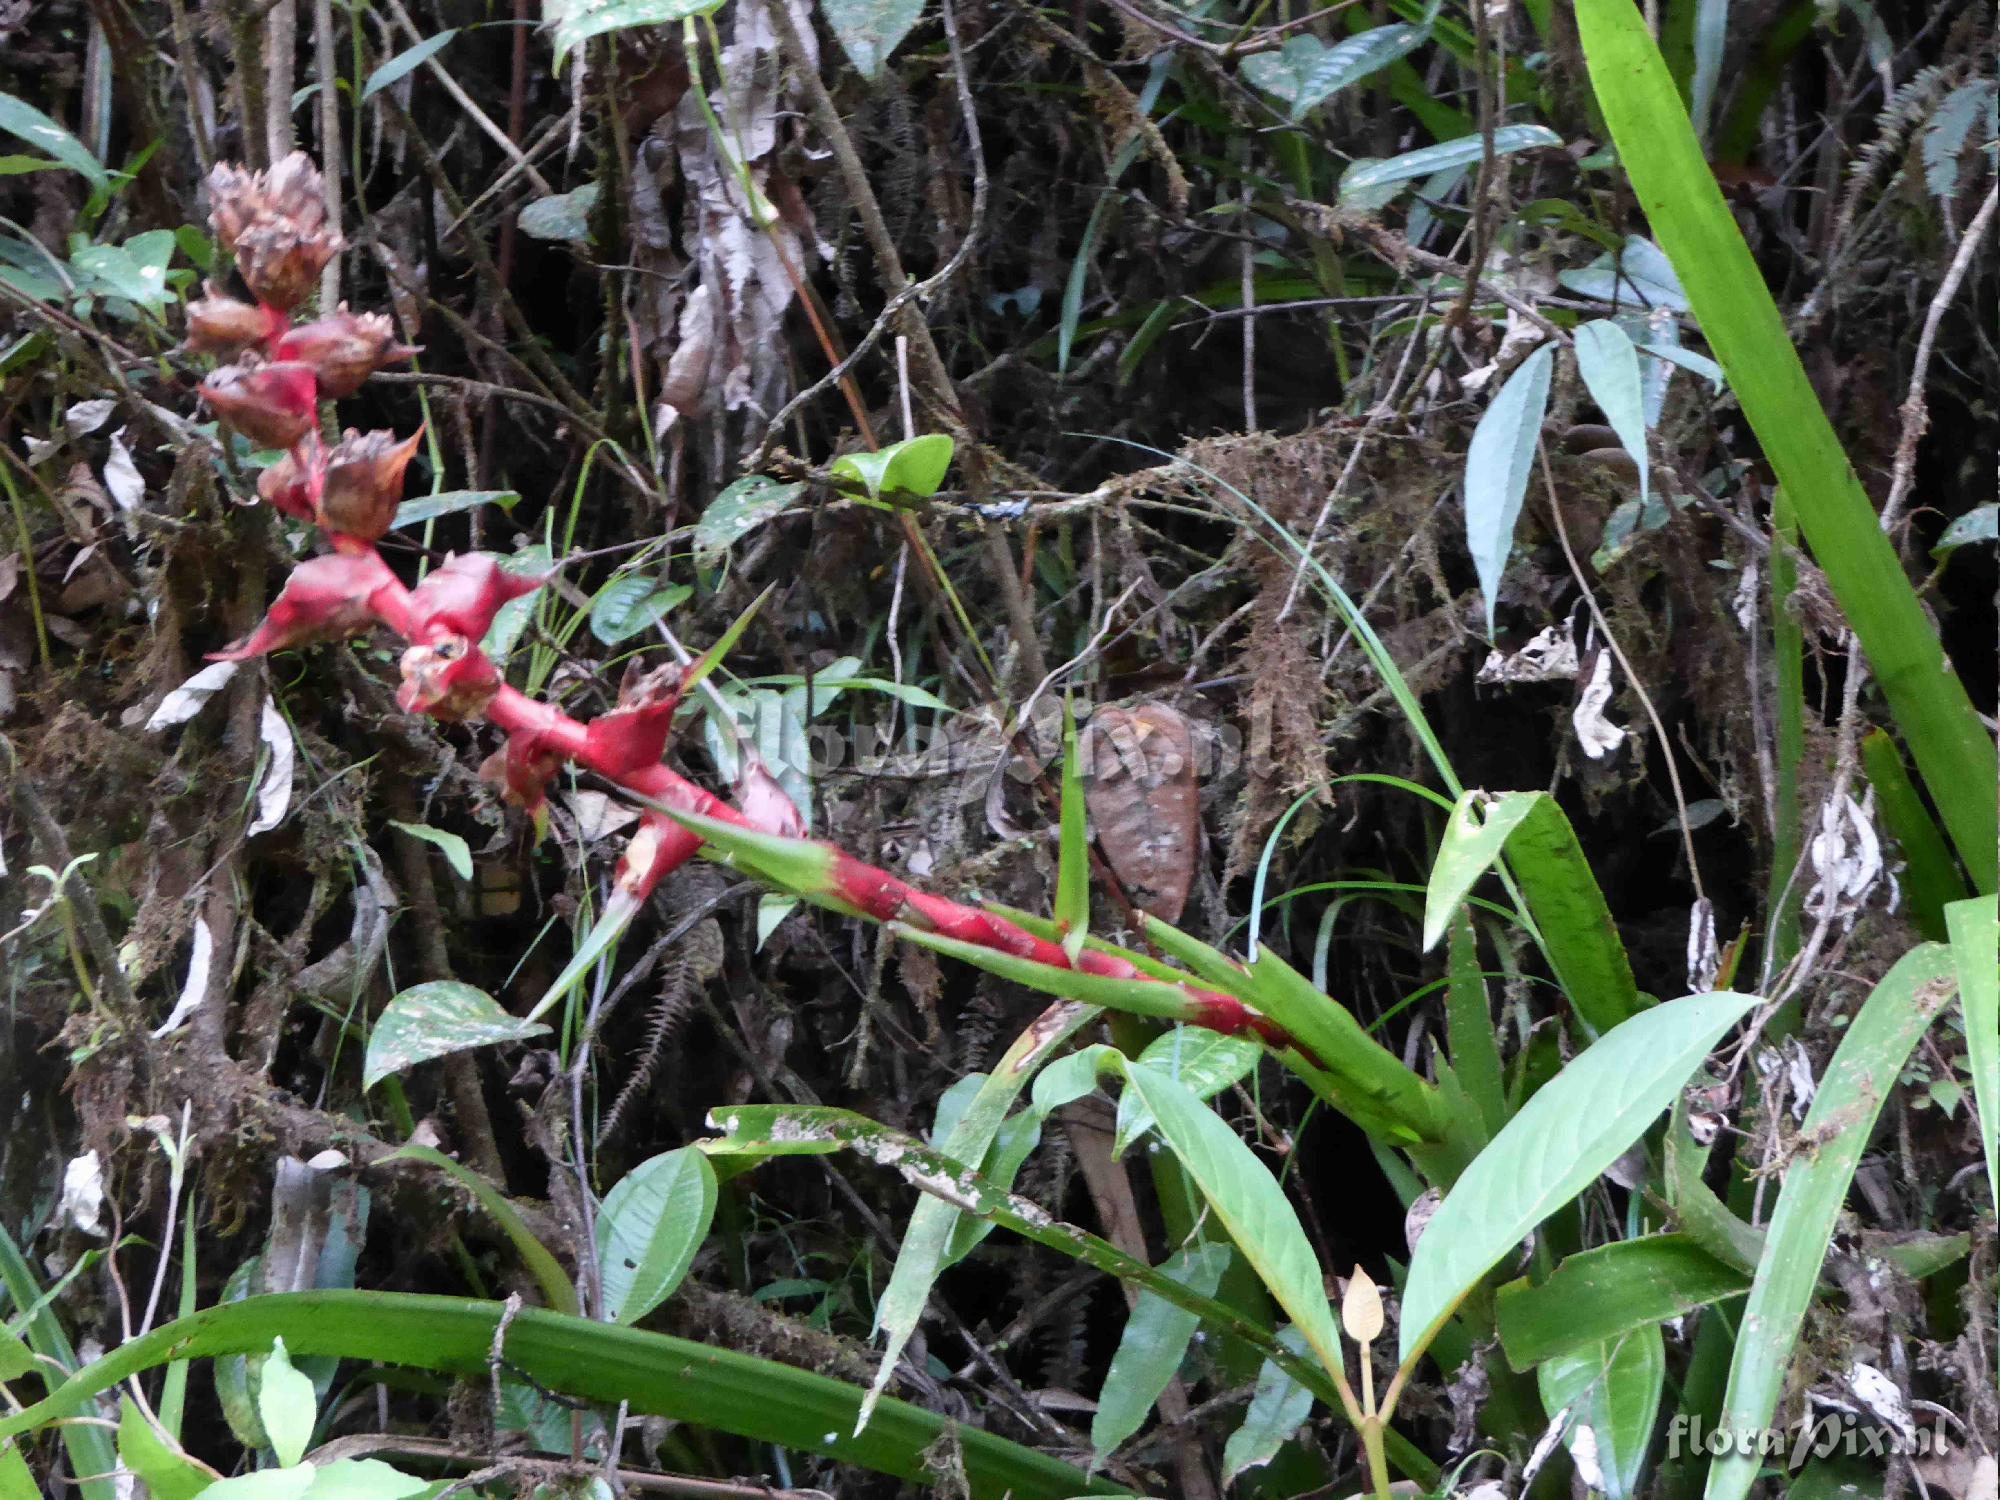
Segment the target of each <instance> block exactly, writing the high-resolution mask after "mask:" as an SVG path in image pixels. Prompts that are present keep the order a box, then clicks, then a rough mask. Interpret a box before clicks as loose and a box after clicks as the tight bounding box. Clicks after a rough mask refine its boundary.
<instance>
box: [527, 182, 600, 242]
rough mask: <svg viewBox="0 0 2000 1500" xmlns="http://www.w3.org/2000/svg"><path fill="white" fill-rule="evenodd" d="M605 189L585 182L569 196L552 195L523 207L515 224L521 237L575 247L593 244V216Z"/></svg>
mask: <svg viewBox="0 0 2000 1500" xmlns="http://www.w3.org/2000/svg"><path fill="white" fill-rule="evenodd" d="M602 190H603V189H602V185H601V184H599V183H595V182H586V183H584V184H583V186H582V187H576V188H571V189H570V190H569V191H568V192H567V193H551V194H549V196H548V197H546V198H537V199H535V200H534V201H533V202H530V203H524V204H522V205H521V212H520V215H519V217H518V218H517V219H516V220H515V222H516V223H517V224H519V225H520V227H521V233H523V234H525V235H527V236H528V238H530V239H535V240H557V241H566V242H568V243H570V244H574V245H588V244H589V243H590V216H591V214H592V213H594V212H596V209H597V197H598V194H599V193H600V192H601V191H602Z"/></svg>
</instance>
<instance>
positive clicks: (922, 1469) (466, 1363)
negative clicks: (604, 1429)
mask: <svg viewBox="0 0 2000 1500" xmlns="http://www.w3.org/2000/svg"><path fill="white" fill-rule="evenodd" d="M505 1312H506V1309H505V1308H503V1307H502V1306H501V1305H500V1304H499V1303H498V1302H480V1301H475V1300H473V1299H470V1298H457V1297H420V1296H411V1295H406V1294H403V1293H397V1292H287V1293H281V1294H278V1295H275V1296H266V1297H251V1298H247V1299H246V1300H244V1301H242V1302H235V1303H231V1304H229V1305H227V1306H224V1307H212V1308H210V1309H208V1310H207V1311H206V1312H199V1313H196V1314H195V1315H194V1316H193V1317H189V1318H182V1319H180V1320H179V1321H177V1322H173V1323H169V1324H167V1325H166V1326H165V1327H164V1328H158V1329H155V1330H154V1331H153V1332H152V1333H149V1334H147V1335H146V1336H145V1337H144V1338H139V1339H134V1340H132V1341H131V1342H130V1343H127V1344H125V1345H122V1346H121V1347H120V1348H118V1349H117V1350H115V1351H114V1352H112V1353H110V1354H108V1355H106V1356H105V1357H104V1358H103V1359H100V1360H97V1361H96V1362H94V1363H93V1364H91V1365H89V1366H87V1367H86V1368H84V1369H83V1370H80V1371H78V1372H77V1374H76V1375H75V1376H73V1377H72V1378H71V1379H70V1380H68V1381H67V1382H65V1383H64V1384H63V1385H62V1387H61V1388H60V1389H58V1390H56V1391H54V1392H52V1393H51V1394H50V1396H49V1397H48V1399H46V1400H44V1401H40V1402H38V1403H36V1404H35V1405H34V1406H31V1407H29V1408H28V1409H27V1410H25V1411H21V1412H17V1413H15V1414H13V1415H12V1416H9V1417H7V1418H5V1419H4V1420H0V1439H5V1438H10V1437H13V1436H15V1435H17V1434H19V1433H23V1432H31V1431H33V1430H34V1429H36V1428H38V1427H40V1426H42V1425H43V1424H44V1423H46V1422H49V1421H52V1420H54V1419H56V1418H58V1417H67V1416H74V1415H76V1414H78V1413H80V1412H83V1411H85V1410H86V1409H87V1408H88V1407H89V1405H90V1402H91V1398H92V1397H93V1396H95V1395H96V1394H97V1393H98V1392H99V1391H104V1390H109V1389H110V1388H111V1387H112V1386H114V1385H116V1384H117V1383H118V1382H119V1381H121V1380H124V1379H126V1378H127V1377H128V1376H131V1375H134V1374H136V1373H138V1372H139V1371H141V1370H147V1369H151V1368H153V1367H154V1366H155V1365H160V1364H164V1363H165V1362H167V1361H168V1360H170V1359H203V1358H208V1357H211V1356H214V1355H223V1354H259V1353H265V1352H268V1351H269V1349H270V1347H271V1341H272V1340H273V1339H274V1338H280V1337H282V1338H283V1339H284V1341H285V1347H286V1348H287V1349H288V1350H290V1351H291V1353H292V1354H293V1355H294V1356H298V1355H312V1354H320V1355H331V1356H335V1357H340V1358H347V1359H362V1360H379V1361H381V1362H383V1363H385V1364H396V1365H407V1366H413V1367H415V1368H418V1369H425V1370H439V1371H443V1372H445V1373H447V1374H453V1375H463V1376H466V1377H468V1378H470V1379H473V1380H476V1381H479V1382H481V1383H482V1384H483V1382H484V1381H485V1380H486V1378H487V1374H488V1370H489V1368H490V1365H489V1361H490V1359H491V1358H492V1353H493V1345H494V1335H495V1333H496V1331H497V1330H498V1329H499V1327H500V1322H501V1318H502V1317H503V1315H504V1314H505ZM503 1348H504V1351H505V1357H506V1360H507V1362H508V1363H509V1364H510V1365H512V1366H513V1367H515V1368H516V1369H518V1370H520V1371H521V1372H522V1373H523V1374H525V1375H527V1376H529V1377H531V1378H532V1379H533V1380H534V1381H535V1382H536V1383H537V1384H538V1385H540V1386H543V1387H545V1388H546V1389H548V1390H551V1391H556V1392H560V1393H561V1394H563V1395H565V1396H570V1397H573V1398H575V1399H578V1400H583V1401H601V1402H604V1403H606V1404H607V1405H615V1404H616V1403H618V1402H621V1401H623V1402H629V1403H630V1406H631V1409H632V1411H633V1412H634V1413H635V1414H640V1413H643V1414H648V1415H658V1416H664V1417H670V1418H673V1419H674V1420H677V1421H682V1422H688V1423H692V1424H693V1425H695V1426H697V1427H708V1428H713V1429H715V1430H716V1431H719V1432H729V1433H735V1434H736V1435H738V1436H740V1437H747V1438H753V1439H756V1440H758V1441H761V1442H767V1443H777V1444H779V1445H781V1446H783V1447H787V1448H797V1449H800V1450H802V1451H805V1452H811V1453H818V1454H820V1455H822V1456H824V1457H827V1458H831V1459H833V1460H835V1461H836V1462H839V1463H849V1464H855V1465H858V1466H860V1467H861V1468H865V1469H872V1470H874V1471H875V1472H877V1473H882V1474H893V1475H896V1476H898V1477H900V1478H903V1479H909V1480H917V1481H927V1480H929V1479H931V1478H933V1477H934V1476H933V1475H931V1473H930V1472H929V1470H928V1469H927V1468H926V1466H925V1463H924V1450H925V1449H926V1448H928V1447H929V1446H930V1445H931V1444H932V1443H933V1442H935V1441H937V1439H938V1438H939V1436H940V1435H941V1434H943V1433H944V1431H945V1429H946V1427H947V1426H948V1425H950V1424H948V1423H947V1421H946V1419H945V1418H943V1417H939V1416H936V1415H934V1414H932V1413H930V1412H927V1411H924V1410H922V1409H921V1408H919V1407H915V1406H911V1405H909V1404H908V1403H906V1402H902V1401H884V1402H883V1403H882V1404H881V1406H880V1408H879V1409H878V1410H877V1412H876V1414H875V1420H874V1422H873V1423H871V1424H870V1425H869V1427H868V1430H867V1431H866V1432H865V1433H863V1434H860V1435H858V1436H852V1437H850V1436H848V1435H847V1434H848V1433H849V1431H850V1429H851V1428H852V1427H853V1425H854V1414H855V1412H856V1410H857V1409H858V1408H859V1407H860V1404H861V1392H860V1390H858V1389H857V1388H855V1387H853V1386H850V1385H847V1384H845V1383H843V1382H841V1381H838V1380H831V1379H828V1378H827V1377H826V1376H824V1375H816V1374H813V1373H811V1372H810V1371H806V1370H798V1369H794V1368H792V1367H791V1366H790V1365H781V1364H778V1363H776V1362H774V1361H771V1360H766V1359H758V1358H755V1357H754V1356H751V1355H747V1354H738V1353H736V1352H735V1351H734V1350H730V1349H719V1348H714V1347H711V1346H710V1345H707V1344H697V1343H692V1342H690V1341H689V1340H686V1339H677V1338H670V1337H668V1336H667V1335H665V1334H659V1333H647V1332H643V1331H641V1330H639V1329H636V1328H620V1327H617V1326H615V1325H613V1324H609V1323H595V1322H591V1321H589V1320H587V1319H584V1318H576V1317H570V1316H568V1315H567V1314H563V1313H555V1312H548V1311H545V1310H544V1309H541V1308H535V1307H530V1308H524V1309H522V1310H521V1311H519V1312H518V1313H516V1314H515V1315H514V1316H513V1318H512V1320H511V1321H510V1322H509V1323H508V1325H507V1330H506V1336H505V1340H504V1344H503ZM64 1430H65V1431H72V1430H75V1429H71V1428H66V1429H64ZM86 1430H89V1431H97V1432H99V1433H100V1435H102V1436H104V1438H105V1442H106V1447H107V1450H108V1447H109V1436H108V1434H102V1431H101V1429H94V1428H93V1429H86ZM956 1438H957V1441H958V1443H959V1444H960V1445H961V1449H962V1451H963V1454H964V1459H965V1472H966V1478H967V1479H968V1480H969V1481H970V1483H971V1486H972V1490H973V1492H974V1493H975V1494H981V1495H986V1494H992V1495H1001V1494H1006V1493H1008V1492H1010V1491H1011V1492H1012V1493H1013V1494H1014V1495H1015V1496H1016V1497H1017V1500H1065V1497H1067V1496H1072V1495H1084V1494H1114V1495H1115V1494H1124V1493H1127V1492H1126V1491H1124V1490H1122V1489H1120V1488H1119V1487H1118V1486H1117V1485H1114V1484H1111V1483H1109V1482H1107V1481H1105V1480H1101V1479H1099V1480H1092V1479H1089V1478H1087V1477H1085V1475H1084V1474H1083V1473H1082V1471H1081V1470H1078V1469H1075V1468H1072V1467H1071V1466H1070V1465H1068V1464H1065V1463H1061V1462H1058V1461H1057V1460H1055V1459H1053V1458H1048V1457H1046V1456H1044V1455H1043V1454H1040V1453H1036V1452H1035V1451H1033V1450H1032V1449H1029V1448H1024V1447H1022V1446H1021V1445H1020V1444H1018V1443H1011V1442H1008V1441H1007V1440H1006V1439H1004V1438H999V1437H995V1436H993V1435H992V1434H991V1433H987V1432H981V1431H979V1430H978V1429H977V1428H972V1427H962V1426H961V1427H957V1428H956Z"/></svg>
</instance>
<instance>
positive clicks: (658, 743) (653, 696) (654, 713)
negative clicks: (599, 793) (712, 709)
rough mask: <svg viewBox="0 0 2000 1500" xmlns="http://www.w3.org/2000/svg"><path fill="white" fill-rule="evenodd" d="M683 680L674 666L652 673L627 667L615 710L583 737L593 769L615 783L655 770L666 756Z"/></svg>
mask: <svg viewBox="0 0 2000 1500" xmlns="http://www.w3.org/2000/svg"><path fill="white" fill-rule="evenodd" d="M683 675H684V674H683V673H682V672H681V669H680V668H679V667H677V666H675V665H673V664H672V663H668V664H667V665H665V666H661V667H655V668H654V669H653V670H652V671H650V672H646V671H641V670H640V669H639V666H638V664H637V663H636V662H635V663H633V664H632V665H630V666H628V667H627V668H626V669H625V680H624V681H623V682H622V683H620V684H619V686H618V706H617V707H616V708H614V709H612V710H611V712H609V713H607V714H600V715H599V716H598V717H597V718H595V719H593V720H591V721H590V724H589V726H588V728H586V730H585V731H584V735H585V746H586V753H587V754H588V755H589V757H590V761H591V764H592V765H594V766H596V767H597V769H598V770H600V771H602V772H603V773H604V774H605V775H606V776H610V777H612V778H614V779H622V778H624V777H626V776H629V775H631V773H632V772H634V771H638V770H642V769H644V768H645V767H647V766H657V765H658V764H659V763H660V757H661V756H662V755H664V754H665V753H666V750H667V734H668V731H670V730H671V729H672V728H673V723H674V710H675V708H677V707H678V706H679V704H680V701H681V680H682V677H683Z"/></svg>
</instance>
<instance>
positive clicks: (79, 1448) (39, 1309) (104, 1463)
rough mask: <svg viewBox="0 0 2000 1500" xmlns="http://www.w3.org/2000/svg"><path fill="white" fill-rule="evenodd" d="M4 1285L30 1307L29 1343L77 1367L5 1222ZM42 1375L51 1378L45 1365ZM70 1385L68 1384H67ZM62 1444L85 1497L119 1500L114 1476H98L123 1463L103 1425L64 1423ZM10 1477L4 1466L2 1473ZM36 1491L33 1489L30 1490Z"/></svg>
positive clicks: (0, 1275)
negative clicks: (80, 1482)
mask: <svg viewBox="0 0 2000 1500" xmlns="http://www.w3.org/2000/svg"><path fill="white" fill-rule="evenodd" d="M0 1286H4V1287H5V1288H6V1289H7V1295H8V1296H9V1297H10V1298H12V1299H13V1302H14V1306H15V1307H16V1308H17V1309H18V1310H21V1311H24V1312H28V1311H29V1310H30V1309H32V1311H31V1312H29V1316H28V1318H27V1326H26V1327H25V1328H23V1329H21V1330H20V1332H21V1335H22V1337H23V1338H24V1339H26V1341H27V1344H28V1347H29V1348H31V1349H33V1350H34V1351H35V1353H37V1354H39V1355H41V1356H42V1358H43V1359H44V1360H45V1361H46V1360H54V1361H55V1362H56V1363H57V1364H58V1365H60V1366H61V1367H62V1368H63V1369H65V1370H74V1369H75V1368H76V1365H77V1360H76V1351H75V1350H74V1349H72V1348H71V1347H70V1342H69V1336H68V1335H67V1334H65V1333H64V1332H63V1330H62V1324H61V1323H59V1322H57V1321H56V1315H55V1313H54V1312H53V1311H52V1310H51V1309H50V1308H48V1307H47V1306H44V1305H41V1304H42V1289H41V1283H40V1282H39V1281H37V1280H36V1278H35V1272H34V1268H33V1267H32V1266H30V1265H29V1264H28V1259H27V1257H26V1256H24V1255H23V1254H22V1253H21V1247H20V1246H19V1245H17V1244H15V1243H14V1237H13V1236H12V1235H10V1234H9V1233H8V1232H7V1231H6V1229H5V1228H4V1227H0ZM43 1378H44V1379H45V1380H46V1379H48V1378H49V1374H48V1371H47V1369H46V1367H45V1368H44V1370H43ZM65 1388H66V1387H65ZM62 1436H63V1447H64V1448H66V1449H67V1450H68V1452H69V1466H70V1471H71V1472H72V1473H74V1474H75V1475H77V1477H78V1478H80V1479H81V1480H82V1481H83V1482H82V1484H81V1485H80V1486H79V1487H78V1492H79V1493H80V1494H81V1495H82V1496H83V1500H115V1495H116V1491H117V1483H116V1481H114V1480H111V1479H102V1478H98V1477H96V1476H98V1475H104V1474H110V1473H113V1472H114V1471H116V1470H117V1468H118V1449H117V1445H116V1444H115V1443H114V1442H113V1441H112V1438H111V1434H110V1433H108V1432H106V1431H105V1430H104V1429H103V1428H102V1427H85V1426H81V1425H78V1424H72V1425H70V1426H68V1427H65V1428H63V1431H62ZM5 1478H7V1475H6V1474H5V1473H4V1472H0V1479H5ZM31 1493H32V1491H31Z"/></svg>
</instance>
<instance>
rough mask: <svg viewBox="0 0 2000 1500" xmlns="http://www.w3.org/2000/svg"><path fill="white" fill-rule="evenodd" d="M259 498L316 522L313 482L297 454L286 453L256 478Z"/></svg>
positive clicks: (289, 513)
mask: <svg viewBox="0 0 2000 1500" xmlns="http://www.w3.org/2000/svg"><path fill="white" fill-rule="evenodd" d="M257 497H258V498H259V499H260V500H262V501H263V502H264V503H265V504H266V505H269V506H271V507H273V508H274V509H277V510H281V511H283V512H284V513H285V514H286V515H288V516H293V517H295V518H297V519H298V520H301V521H311V520H316V519H317V517H316V516H315V515H314V514H313V500H312V479H311V476H310V475H308V474H307V472H306V468H305V466H304V465H303V464H301V463H300V462H299V460H298V457H297V455H296V454H293V453H287V454H286V455H285V456H284V457H283V458H281V459H279V460H278V461H277V462H276V463H274V464H272V465H271V467H270V468H268V469H266V470H265V471H264V472H263V473H261V474H259V475H258V476H257Z"/></svg>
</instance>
